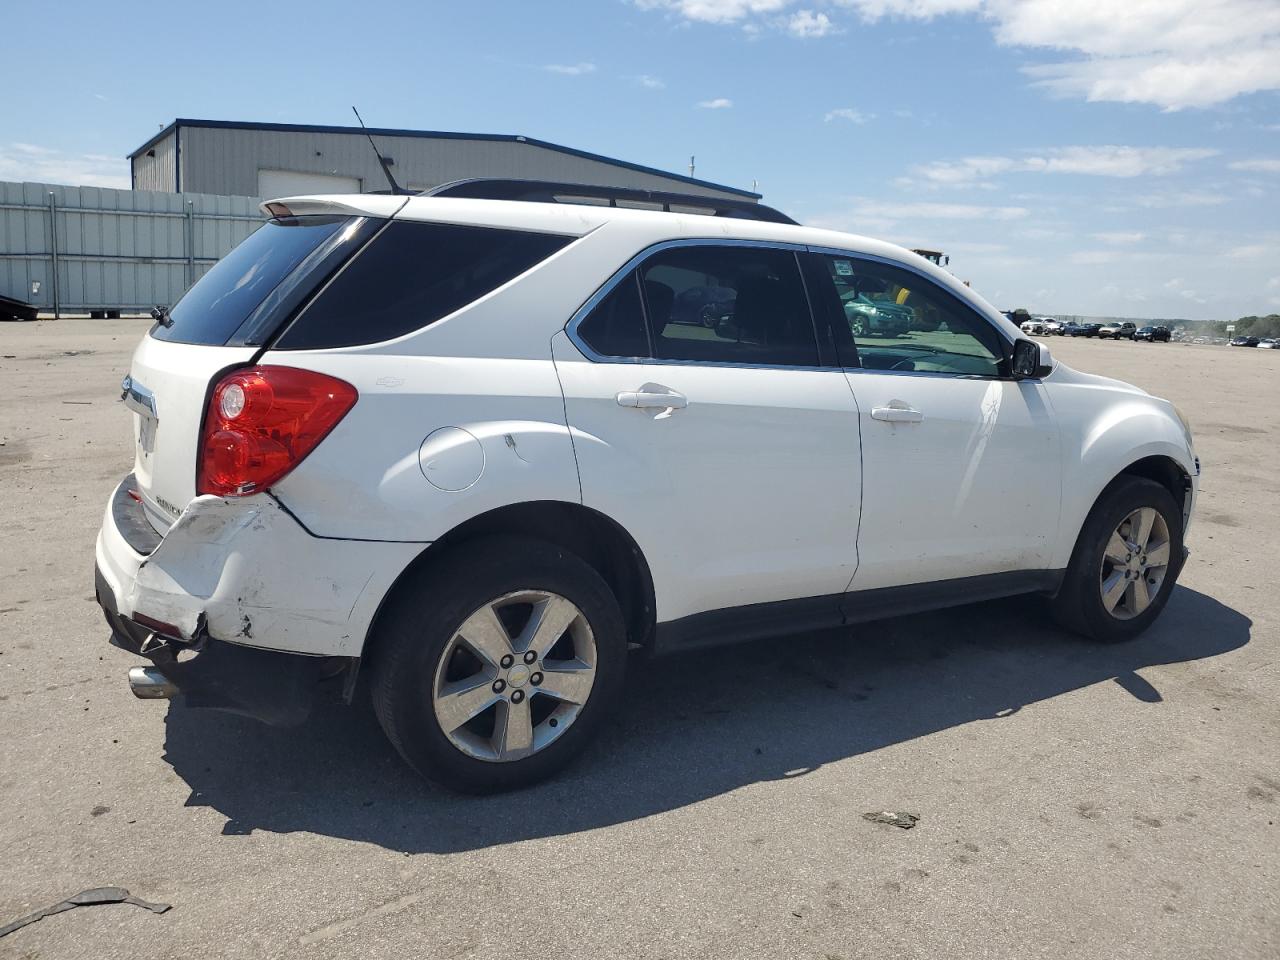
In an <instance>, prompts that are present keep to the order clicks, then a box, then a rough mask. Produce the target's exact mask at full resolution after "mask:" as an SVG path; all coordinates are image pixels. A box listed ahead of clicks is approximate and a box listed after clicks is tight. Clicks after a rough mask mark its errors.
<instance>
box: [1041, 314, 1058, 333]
mask: <svg viewBox="0 0 1280 960" xmlns="http://www.w3.org/2000/svg"><path fill="white" fill-rule="evenodd" d="M1040 322H1041V323H1042V324H1043V325H1044V332H1045V333H1046V334H1050V335H1053V336H1056V337H1057V336H1062V327H1063V324H1062V323H1061V322H1060V321H1058V320H1054V319H1053V318H1052V317H1041V318H1040Z"/></svg>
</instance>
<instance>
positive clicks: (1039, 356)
mask: <svg viewBox="0 0 1280 960" xmlns="http://www.w3.org/2000/svg"><path fill="white" fill-rule="evenodd" d="M1010 368H1011V370H1012V372H1013V379H1015V380H1026V379H1029V378H1031V377H1047V376H1048V375H1049V374H1050V372H1052V370H1053V359H1052V358H1051V357H1050V356H1049V349H1048V348H1047V347H1042V346H1041V345H1040V344H1038V343H1036V342H1035V341H1034V340H1025V339H1019V340H1015V341H1014V342H1013V360H1012V362H1011V363H1010Z"/></svg>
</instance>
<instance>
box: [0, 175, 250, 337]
mask: <svg viewBox="0 0 1280 960" xmlns="http://www.w3.org/2000/svg"><path fill="white" fill-rule="evenodd" d="M158 153H159V151H157V154H158ZM263 219H264V218H263V216H262V214H261V212H260V211H259V210H258V200H257V198H255V197H215V196H206V195H202V194H187V193H177V194H175V193H156V192H144V191H140V190H109V189H106V188H104V187H67V186H58V185H53V184H44V183H7V182H0V294H3V295H5V296H9V297H13V298H15V299H17V300H23V301H26V302H28V303H32V304H34V305H36V306H38V307H39V308H40V309H42V310H55V309H56V310H58V311H61V312H81V311H84V310H98V309H107V310H141V309H147V308H149V307H151V306H154V305H155V304H172V303H174V302H175V301H176V300H177V299H178V297H180V296H181V295H182V293H183V292H184V291H185V290H186V289H187V287H189V286H190V285H191V284H193V283H195V281H196V280H198V279H199V278H200V277H202V276H203V275H204V273H205V271H206V270H208V269H209V267H211V266H212V265H213V264H214V263H215V262H217V260H218V259H219V258H221V257H222V256H224V255H225V254H226V253H228V252H229V251H230V250H231V248H232V247H234V246H235V245H236V244H238V243H239V242H240V241H241V240H243V239H244V238H245V237H247V236H248V235H249V234H250V233H252V232H253V231H254V230H256V229H257V228H258V227H259V226H260V225H261V224H262V222H263ZM55 266H56V269H55ZM55 278H56V282H55ZM33 280H38V281H39V282H40V293H39V295H38V296H34V297H33V296H32V295H31V282H32V281H33Z"/></svg>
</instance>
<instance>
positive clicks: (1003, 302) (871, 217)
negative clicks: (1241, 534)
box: [0, 0, 1280, 319]
mask: <svg viewBox="0 0 1280 960" xmlns="http://www.w3.org/2000/svg"><path fill="white" fill-rule="evenodd" d="M51 9H52V8H50V7H49V6H48V5H47V4H35V3H29V2H26V0H18V2H17V4H16V7H10V8H9V10H8V11H7V13H6V17H5V20H6V24H7V26H8V27H10V28H11V34H10V35H11V36H12V37H14V38H18V39H26V40H29V41H30V44H29V45H28V46H26V47H19V48H17V49H16V50H15V49H14V48H13V47H12V46H10V47H9V48H8V51H7V56H6V71H5V72H6V80H5V86H6V96H5V97H4V100H3V103H0V179H6V180H15V179H17V180H24V179H25V180H44V181H53V182H63V183H83V184H99V185H108V186H127V185H128V167H127V163H126V162H125V160H124V155H125V154H126V153H127V152H128V151H130V150H131V149H133V148H134V147H136V146H138V145H139V144H140V143H141V142H143V141H144V140H145V139H147V138H148V137H149V136H150V135H151V134H152V133H154V132H155V131H156V130H157V129H159V127H160V126H161V125H162V124H165V123H168V122H169V121H171V120H172V119H173V118H174V117H176V116H185V117H201V118H209V119H236V120H267V121H282V122H297V123H339V124H346V123H349V122H350V121H351V114H350V109H349V105H350V104H351V103H353V102H354V103H356V104H358V105H359V106H360V108H361V112H362V113H363V114H364V116H365V119H366V121H367V122H369V123H370V124H371V125H378V126H388V127H414V128H422V129H437V130H462V131H475V132H494V133H519V134H525V135H528V136H532V137H538V138H541V139H545V140H551V141H555V142H558V143H563V144H566V145H570V146H574V147H578V148H581V149H585V150H592V151H596V152H599V153H604V154H607V155H610V156H616V157H622V158H625V159H628V160H632V161H635V162H638V163H643V164H648V165H652V166H656V167H661V168H664V169H669V170H675V171H681V172H684V171H687V168H688V162H689V156H690V155H691V154H692V155H695V156H696V157H697V175H698V176H699V177H703V178H706V179H709V180H714V181H718V182H722V183H728V184H734V185H737V186H743V187H750V186H751V185H752V182H753V181H758V183H759V189H760V191H761V192H762V193H763V194H764V195H765V200H766V202H769V203H772V204H773V205H775V206H778V207H780V208H781V209H783V210H786V211H787V212H789V213H791V214H792V215H793V216H795V217H796V218H797V219H799V220H801V221H802V222H806V223H812V224H818V225H823V226H831V227H836V228H839V229H844V230H849V231H853V232H858V233H865V234H869V235H872V236H879V237H883V238H886V239H889V240H893V241H896V242H900V243H904V244H907V245H923V246H929V247H934V248H940V249H943V250H945V251H947V252H948V253H950V254H951V256H952V269H953V270H954V271H955V272H956V273H957V275H959V276H961V277H962V278H965V279H969V280H971V281H972V282H973V284H974V286H975V287H976V288H977V289H978V290H980V291H981V292H982V293H983V294H984V295H986V296H987V297H988V298H989V299H991V300H993V301H995V302H996V303H997V305H999V306H1001V307H1014V306H1026V307H1028V308H1029V309H1031V310H1032V311H1033V312H1041V311H1043V312H1054V313H1081V314H1102V315H1124V316H1163V317H1190V318H1202V319H1227V318H1233V317H1236V316H1239V315H1242V314H1248V313H1266V312H1275V311H1280V2H1277V0H1124V2H1121V0H1111V2H1107V0H799V2H797V0H596V2H587V0H572V2H557V3H551V2H542V3H531V2H519V3H517V2H504V3H486V2H480V0H476V2H472V3H468V4H460V3H447V4H446V3H416V4H411V3H404V2H401V0H388V2H383V3H377V4H355V3H351V2H345V3H330V2H312V3H307V4H288V3H272V4H265V3H256V4H248V3H241V2H234V0H233V2H222V3H219V4H217V5H205V4H202V5H199V6H196V5H192V6H190V7H189V8H188V7H187V6H186V5H184V4H182V3H178V4H174V3H172V2H170V3H165V4H159V3H155V4H151V3H134V4H129V5H127V6H126V5H115V4H102V3H84V2H69V3H65V4H62V5H60V6H59V7H58V11H57V17H56V22H55V21H54V20H53V19H52V18H51V17H50V10H51ZM51 45H52V47H51ZM50 49H54V50H56V63H57V64H58V65H60V66H58V68H57V69H53V68H52V65H51V61H50V59H49V56H48V51H49V50H50Z"/></svg>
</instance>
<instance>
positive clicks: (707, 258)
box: [640, 246, 818, 366]
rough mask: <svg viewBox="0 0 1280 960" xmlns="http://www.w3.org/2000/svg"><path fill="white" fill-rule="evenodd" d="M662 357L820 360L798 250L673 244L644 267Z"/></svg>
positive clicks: (770, 361)
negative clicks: (673, 246)
mask: <svg viewBox="0 0 1280 960" xmlns="http://www.w3.org/2000/svg"><path fill="white" fill-rule="evenodd" d="M640 279H641V290H642V292H643V295H644V303H645V311H646V315H647V317H648V320H649V330H650V334H651V337H652V341H653V354H654V356H655V357H656V358H658V359H660V360H704V361H707V362H721V363H725V362H727V363H759V364H781V365H787V366H817V365H818V347H817V340H816V339H815V337H814V332H813V320H812V318H811V317H810V315H809V303H808V300H807V298H806V297H805V291H804V284H803V283H802V282H801V280H800V270H799V268H798V267H797V265H796V258H795V255H794V254H793V253H791V252H790V251H786V250H770V249H766V248H759V247H715V246H691V247H675V248H673V249H670V250H664V251H662V252H661V253H657V254H655V255H654V256H653V257H651V258H650V259H649V260H647V261H645V263H644V264H643V265H642V266H641V267H640Z"/></svg>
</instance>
